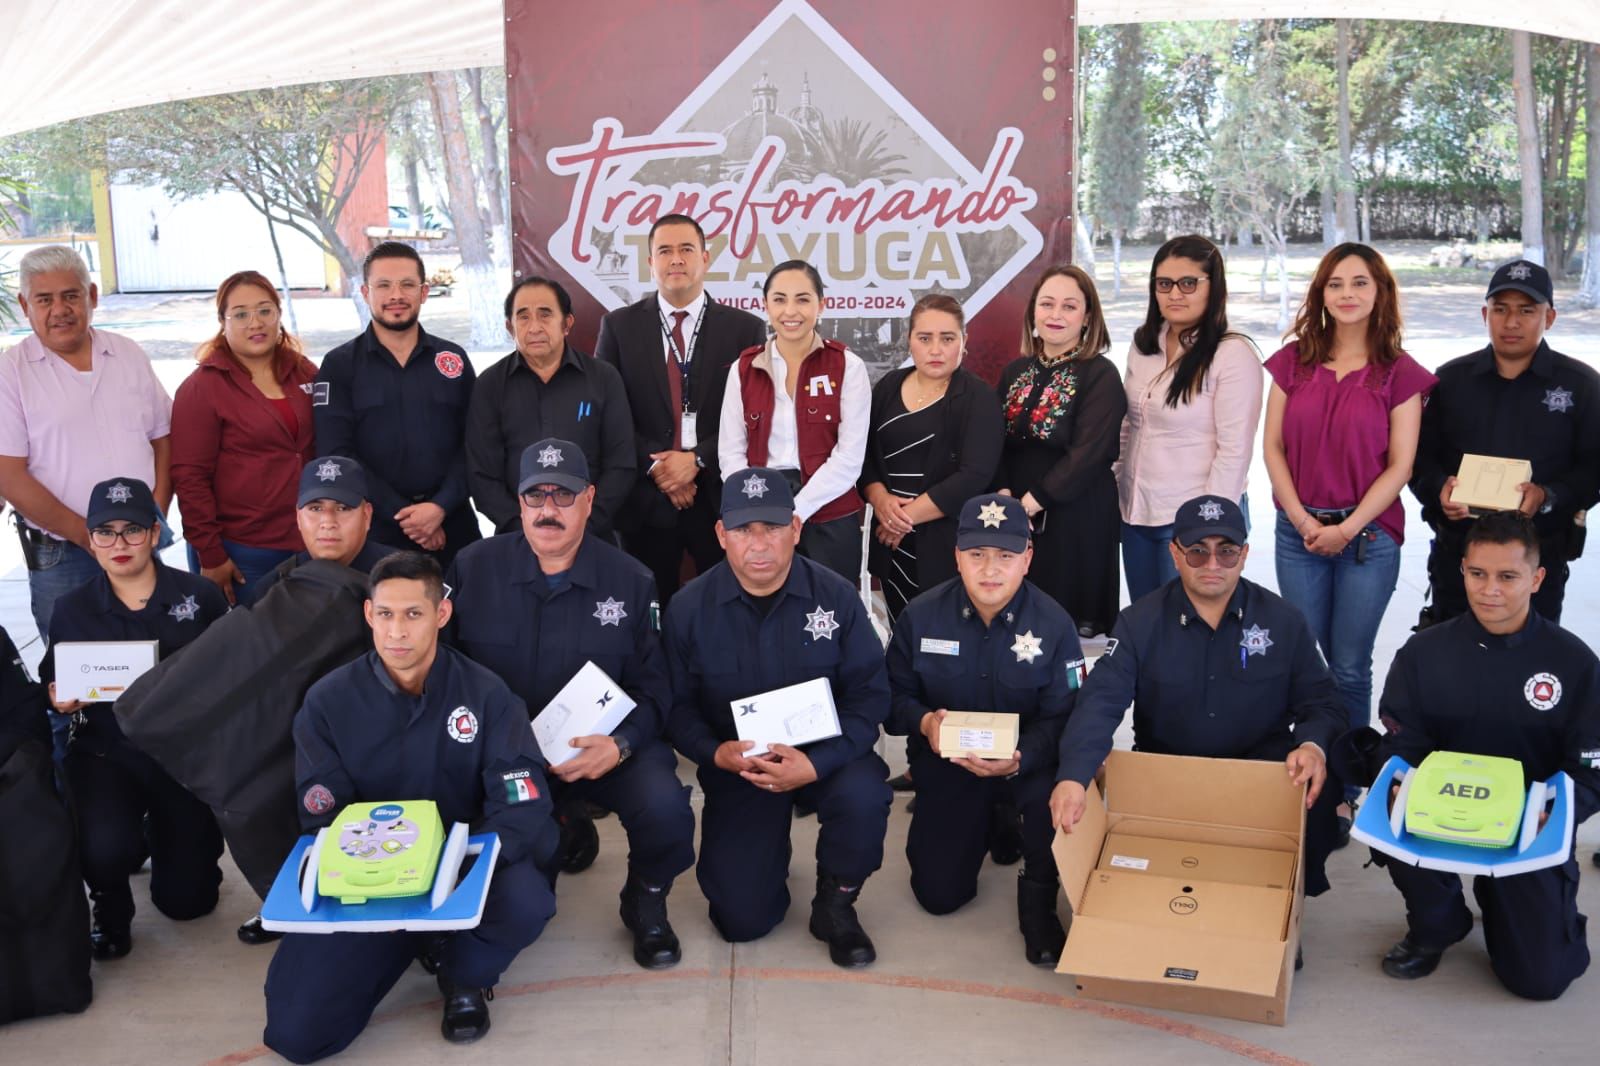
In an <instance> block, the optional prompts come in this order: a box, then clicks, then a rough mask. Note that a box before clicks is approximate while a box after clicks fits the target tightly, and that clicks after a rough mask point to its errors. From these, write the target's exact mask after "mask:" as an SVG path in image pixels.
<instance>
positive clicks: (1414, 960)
mask: <svg viewBox="0 0 1600 1066" xmlns="http://www.w3.org/2000/svg"><path fill="white" fill-rule="evenodd" d="M1444 952H1445V949H1444V948H1426V947H1423V946H1422V945H1421V944H1418V943H1417V942H1416V941H1414V940H1412V939H1411V934H1409V933H1407V934H1406V936H1405V938H1404V939H1402V940H1401V941H1400V942H1399V943H1398V944H1396V945H1395V946H1394V947H1392V948H1390V949H1389V954H1387V955H1385V956H1384V957H1383V972H1384V973H1386V974H1388V975H1389V976H1390V977H1398V978H1399V979H1400V980H1402V981H1415V980H1416V979H1417V978H1419V977H1426V976H1428V975H1429V974H1430V973H1432V972H1433V971H1435V970H1437V969H1438V968H1439V960H1440V959H1442V958H1443V957H1444Z"/></svg>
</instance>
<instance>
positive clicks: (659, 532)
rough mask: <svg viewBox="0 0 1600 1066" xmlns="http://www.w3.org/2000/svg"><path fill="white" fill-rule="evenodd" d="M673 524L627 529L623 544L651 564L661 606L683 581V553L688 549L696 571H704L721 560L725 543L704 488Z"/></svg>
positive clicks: (634, 554) (623, 535) (669, 598)
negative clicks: (721, 539)
mask: <svg viewBox="0 0 1600 1066" xmlns="http://www.w3.org/2000/svg"><path fill="white" fill-rule="evenodd" d="M677 519H678V520H677V521H676V522H675V523H673V524H672V525H670V526H642V527H640V528H638V529H629V530H624V531H623V534H622V546H623V547H624V548H626V549H627V550H628V554H629V555H631V556H633V557H634V558H635V559H637V560H639V561H640V562H641V563H643V564H644V565H645V566H647V567H649V568H650V572H651V573H652V574H654V575H655V578H656V595H658V596H660V597H661V608H662V610H666V607H667V602H668V601H669V600H671V599H672V596H673V594H674V593H676V592H677V591H678V588H679V587H680V586H681V585H682V584H683V555H684V552H688V553H689V558H690V559H692V560H693V561H694V568H695V572H696V573H700V574H703V573H705V572H706V571H707V570H709V569H711V568H712V567H713V566H716V565H717V564H718V563H720V562H721V561H722V554H723V553H722V545H721V544H719V543H717V529H716V525H717V515H716V512H715V511H713V510H712V509H711V503H710V500H709V499H708V498H707V496H706V494H705V492H703V491H701V492H697V493H696V494H695V498H694V503H693V504H692V505H691V506H690V507H689V509H688V510H686V511H679V512H678V514H677Z"/></svg>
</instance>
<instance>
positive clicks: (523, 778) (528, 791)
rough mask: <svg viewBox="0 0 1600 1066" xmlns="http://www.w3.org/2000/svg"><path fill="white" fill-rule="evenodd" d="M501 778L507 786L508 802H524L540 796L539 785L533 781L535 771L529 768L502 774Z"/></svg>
mask: <svg viewBox="0 0 1600 1066" xmlns="http://www.w3.org/2000/svg"><path fill="white" fill-rule="evenodd" d="M500 780H501V782H503V783H504V784H505V786H506V802H507V803H524V802H526V801H528V800H536V799H538V798H539V786H538V785H535V784H534V783H533V773H532V772H531V771H529V770H513V771H511V772H510V773H508V774H501V775H500Z"/></svg>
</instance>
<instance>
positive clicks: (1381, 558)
mask: <svg viewBox="0 0 1600 1066" xmlns="http://www.w3.org/2000/svg"><path fill="white" fill-rule="evenodd" d="M1400 335H1401V326H1400V298H1399V293H1398V291H1397V289H1396V286H1395V280H1394V275H1393V274H1392V273H1390V271H1389V267H1388V265H1387V264H1386V263H1384V261H1383V257H1382V256H1381V255H1379V254H1378V253H1377V252H1376V251H1374V250H1373V249H1371V248H1368V247H1367V246H1366V245H1363V244H1354V243H1346V244H1341V245H1339V246H1338V247H1337V248H1334V249H1333V250H1332V251H1330V252H1328V254H1327V255H1325V256H1323V257H1322V261H1321V262H1320V263H1318V264H1317V270H1316V274H1315V275H1314V276H1313V277H1312V279H1311V288H1310V290H1309V291H1308V292H1307V293H1306V299H1305V302H1304V303H1303V304H1302V305H1301V307H1300V311H1299V314H1298V315H1297V316H1296V318H1295V323H1294V328H1293V329H1292V330H1291V331H1290V333H1289V337H1290V341H1289V343H1288V344H1287V345H1285V346H1284V347H1283V348H1282V349H1281V350H1279V351H1278V352H1277V353H1276V354H1274V355H1273V356H1272V358H1270V359H1268V360H1267V373H1269V374H1271V375H1272V391H1271V394H1270V395H1269V396H1268V398H1267V424H1266V430H1265V433H1264V440H1263V444H1264V451H1265V458H1266V463H1267V473H1268V475H1269V476H1270V477H1271V479H1272V495H1273V500H1274V502H1275V503H1276V504H1277V507H1278V522H1277V552H1276V561H1277V570H1278V589H1279V591H1280V592H1281V593H1282V594H1283V597H1284V599H1286V600H1288V601H1289V602H1290V603H1293V604H1295V605H1296V606H1298V607H1299V608H1300V609H1301V610H1302V611H1303V612H1305V616H1306V621H1307V622H1309V623H1310V626H1311V632H1312V634H1313V635H1314V636H1315V637H1316V638H1317V643H1319V644H1320V645H1321V646H1322V654H1323V655H1324V656H1325V657H1326V658H1327V660H1328V666H1329V668H1330V669H1331V670H1332V671H1333V680H1334V683H1335V684H1336V685H1337V686H1338V689H1339V696H1340V698H1341V699H1342V701H1343V703H1344V706H1345V710H1346V713H1347V714H1348V715H1349V724H1350V726H1351V727H1352V728H1354V727H1357V726H1364V725H1367V724H1368V723H1369V722H1370V721H1371V718H1372V647H1373V644H1374V643H1375V642H1376V641H1377V637H1378V624H1379V623H1380V622H1381V621H1382V620H1383V612H1384V610H1385V608H1387V607H1388V605H1389V597H1390V595H1391V594H1393V592H1394V587H1395V581H1396V580H1397V579H1398V577H1399V575H1400V545H1401V543H1402V542H1403V541H1404V539H1405V536H1404V534H1405V512H1404V510H1403V508H1402V507H1401V504H1400V490H1401V489H1402V488H1404V487H1405V484H1406V481H1407V480H1408V479H1409V478H1410V477H1411V463H1412V459H1413V458H1414V457H1415V456H1416V453H1417V436H1418V433H1419V432H1420V430H1421V427H1422V403H1423V398H1424V396H1425V395H1426V394H1427V393H1428V392H1429V391H1430V390H1431V389H1432V388H1433V385H1434V382H1435V381H1436V380H1437V379H1436V378H1435V377H1434V376H1433V375H1432V374H1430V373H1428V371H1426V370H1424V369H1423V368H1422V367H1421V366H1419V365H1418V364H1417V362H1416V361H1415V360H1414V359H1412V358H1411V357H1410V356H1409V355H1407V354H1406V353H1405V352H1404V351H1403V350H1402V349H1401V347H1400ZM1356 791H1357V790H1355V789H1353V788H1347V789H1346V791H1345V796H1346V799H1347V800H1353V799H1354V798H1355V794H1356ZM1349 815H1350V812H1349V810H1348V809H1345V810H1342V811H1341V812H1340V817H1341V818H1342V819H1343V818H1348V817H1349Z"/></svg>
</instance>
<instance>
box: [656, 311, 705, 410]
mask: <svg viewBox="0 0 1600 1066" xmlns="http://www.w3.org/2000/svg"><path fill="white" fill-rule="evenodd" d="M709 306H711V300H710V299H709V298H707V299H706V301H705V302H704V303H702V304H701V305H700V313H699V314H698V315H696V316H695V319H694V332H693V333H690V334H689V350H688V351H686V352H683V351H679V350H678V342H677V341H675V340H673V339H672V323H670V322H668V321H667V313H666V312H665V311H661V335H662V337H663V338H665V341H666V345H667V353H668V354H669V355H671V356H672V361H673V362H674V363H677V364H678V377H679V380H680V381H681V382H682V385H683V409H684V410H685V411H687V410H689V360H691V359H692V358H694V349H695V344H696V342H698V341H699V339H700V327H701V325H703V324H704V323H705V320H706V308H707V307H709ZM657 310H660V304H659V303H657Z"/></svg>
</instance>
